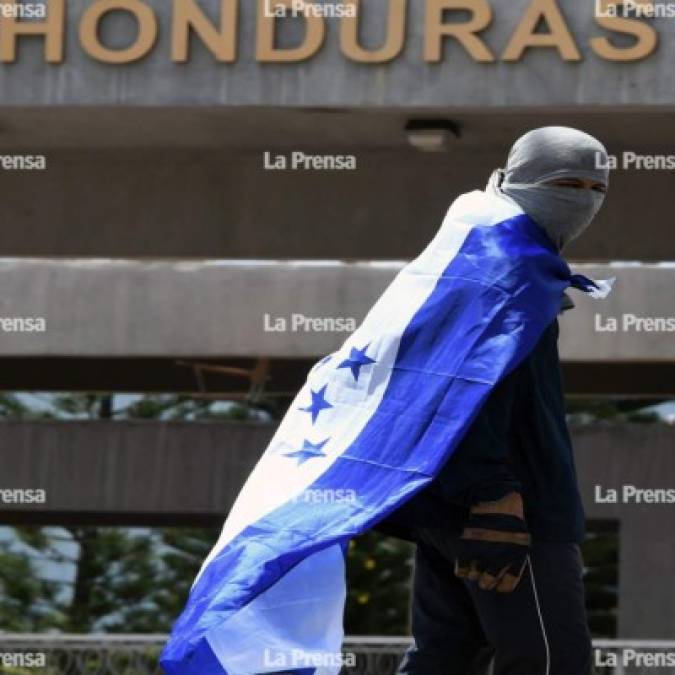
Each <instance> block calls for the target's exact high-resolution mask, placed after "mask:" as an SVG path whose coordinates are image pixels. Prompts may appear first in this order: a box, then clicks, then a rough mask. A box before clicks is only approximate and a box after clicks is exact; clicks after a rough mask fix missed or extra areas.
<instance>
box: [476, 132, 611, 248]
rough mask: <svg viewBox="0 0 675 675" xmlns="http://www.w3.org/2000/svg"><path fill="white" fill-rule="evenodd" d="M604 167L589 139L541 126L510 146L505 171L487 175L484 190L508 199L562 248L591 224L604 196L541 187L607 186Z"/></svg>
mask: <svg viewBox="0 0 675 675" xmlns="http://www.w3.org/2000/svg"><path fill="white" fill-rule="evenodd" d="M606 167H607V150H605V147H604V145H602V143H600V141H598V140H597V139H595V138H593V136H589V135H588V134H585V133H584V132H583V131H578V130H577V129H570V128H569V127H542V128H541V129H535V130H534V131H530V132H529V133H527V134H525V135H524V136H521V137H520V138H519V139H518V140H517V141H516V142H515V144H514V145H513V147H512V148H511V152H510V153H509V158H508V162H507V165H506V168H505V169H497V170H496V171H495V172H494V173H493V174H492V177H491V178H490V183H489V184H488V189H489V190H492V191H496V192H498V193H501V194H504V195H507V196H508V197H510V198H511V199H512V200H513V201H514V202H516V204H518V206H520V208H521V209H523V211H524V212H525V213H526V214H527V215H528V216H530V218H532V219H533V220H534V221H535V222H536V223H537V224H538V225H539V226H540V227H542V228H543V229H544V230H545V231H546V233H547V234H548V236H549V237H550V239H551V240H552V241H553V242H554V243H555V245H556V246H557V247H558V249H562V248H563V246H565V245H566V244H568V243H569V242H570V241H571V240H572V239H574V238H575V237H578V236H579V235H580V234H581V233H582V232H583V231H584V230H585V229H586V228H587V227H588V226H589V225H590V224H591V221H592V220H593V217H594V216H595V214H596V213H597V212H598V210H599V209H600V207H601V206H602V202H603V201H604V195H603V194H602V193H601V192H598V191H597V190H586V189H575V188H570V187H562V186H555V185H545V184H544V183H546V182H547V181H550V180H554V179H556V178H590V179H592V180H594V181H597V182H599V183H604V184H605V185H607V184H608V178H609V171H608V169H607V168H606Z"/></svg>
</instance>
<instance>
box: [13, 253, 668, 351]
mask: <svg viewBox="0 0 675 675" xmlns="http://www.w3.org/2000/svg"><path fill="white" fill-rule="evenodd" d="M402 264H403V263H401V262H391V263H386V262H383V263H368V262H363V263H358V262H355V263H340V262H337V261H315V262H312V261H309V262H300V261H285V262H284V261H267V262H265V261H236V260H194V261H174V260H108V259H47V258H44V259H41V258H2V259H0V285H1V287H2V289H3V293H2V295H1V296H0V317H3V319H2V320H6V319H7V318H13V317H14V318H19V319H21V318H26V317H29V318H35V317H42V318H44V320H45V323H46V330H45V331H44V332H36V331H33V332H30V331H27V330H24V331H23V332H22V331H19V330H15V331H14V332H11V331H10V332H8V331H7V330H3V327H4V324H3V323H2V321H0V357H20V356H41V357H99V358H107V357H112V358H115V357H118V358H122V357H132V358H133V357H181V356H189V357H202V358H226V357H257V356H268V357H271V358H314V357H318V356H321V355H324V354H326V353H328V352H331V351H333V350H335V349H336V348H338V347H339V346H340V345H341V344H342V342H343V341H344V339H345V338H346V337H347V335H348V334H349V333H348V332H341V331H340V330H339V328H340V326H337V325H333V326H331V325H330V324H331V322H335V321H336V320H340V321H342V320H343V321H344V324H343V325H342V327H343V328H348V327H349V326H348V323H349V321H353V322H354V323H356V324H358V323H359V322H360V321H361V319H362V318H363V316H364V315H365V313H366V312H367V311H368V309H369V308H370V306H371V305H372V303H373V302H374V301H375V299H376V298H377V297H378V296H379V295H380V294H381V293H382V291H383V290H384V289H385V288H386V286H387V285H388V284H389V282H390V281H391V279H392V278H393V277H394V275H395V274H396V272H397V271H398V270H399V269H400V268H401V266H402ZM574 269H575V270H577V271H579V272H582V273H584V274H587V275H589V276H593V277H596V278H606V277H610V276H616V277H617V279H618V280H617V283H616V287H615V291H614V293H613V294H612V296H611V297H610V298H609V299H607V300H605V301H594V300H591V299H590V298H588V297H586V296H585V295H584V294H583V293H580V292H576V291H572V295H573V297H574V299H575V302H576V303H577V305H578V306H577V308H576V309H575V310H573V311H571V312H568V313H566V314H565V315H564V317H563V318H562V321H561V325H562V333H561V353H562V357H563V359H564V360H566V361H570V362H592V363H610V362H622V361H623V362H636V361H638V362H639V361H650V362H664V363H665V362H672V361H674V360H675V332H665V331H647V330H646V329H645V327H644V325H642V329H641V330H640V329H639V328H640V326H635V325H633V326H632V327H630V328H629V329H627V330H624V329H623V328H624V326H623V317H624V316H627V315H632V316H636V317H639V318H640V319H643V318H648V319H654V318H658V317H660V318H667V317H668V316H669V314H674V312H673V306H672V288H673V287H675V266H673V265H668V264H663V265H659V264H649V265H647V264H645V265H631V264H619V263H617V264H613V265H598V266H592V265H578V266H574ZM294 315H297V316H299V317H311V318H324V319H326V322H325V325H323V326H322V328H325V330H316V329H315V328H316V327H314V328H313V329H311V330H310V329H308V325H307V324H305V323H302V324H300V325H298V326H296V327H295V329H294V328H293V317H294ZM279 318H281V319H283V320H285V321H286V328H285V330H271V328H272V327H274V326H275V325H276V321H277V319H279ZM612 319H613V320H616V321H617V330H616V331H610V330H609V329H608V326H609V325H610V320H612ZM672 322H673V324H674V326H673V327H675V318H672ZM25 327H26V326H24V328H25ZM331 328H333V330H331Z"/></svg>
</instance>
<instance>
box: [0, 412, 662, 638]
mask: <svg viewBox="0 0 675 675" xmlns="http://www.w3.org/2000/svg"><path fill="white" fill-rule="evenodd" d="M272 431H273V428H272V427H269V426H255V425H254V426H248V425H232V424H218V423H200V424H195V423H153V422H96V423H91V422H89V423H88V422H70V423H62V422H35V423H22V422H3V423H2V424H0V465H2V466H3V479H2V487H3V488H6V487H23V488H33V489H35V488H41V489H45V490H46V493H47V503H46V504H45V505H24V506H23V507H18V506H8V505H6V504H4V505H3V506H2V510H3V512H4V517H3V518H2V519H3V520H4V521H5V522H7V520H8V519H9V520H12V521H23V522H63V519H64V518H68V517H69V518H71V519H72V518H75V519H78V518H79V519H80V520H81V519H83V518H86V517H88V518H89V521H90V522H91V521H92V519H93V521H94V522H96V521H98V522H113V523H115V522H116V523H120V522H124V523H133V522H135V523H136V524H141V523H145V524H149V523H150V524H151V523H155V524H157V523H163V524H169V523H174V524H177V523H185V522H186V518H188V519H189V518H190V517H192V518H193V519H195V518H196V519H197V520H196V521H195V520H193V522H216V521H220V520H221V518H222V515H223V514H225V513H226V512H227V511H228V509H229V508H230V506H231V505H232V503H233V500H234V498H235V497H236V495H237V493H238V491H239V489H240V486H241V484H242V483H243V481H244V480H245V478H246V477H247V476H248V474H249V473H250V471H251V469H252V467H253V466H254V465H255V463H256V461H257V458H258V457H259V455H260V453H261V452H262V450H263V448H264V447H265V446H266V444H267V442H268V441H269V439H270V436H271V434H272ZM573 435H574V445H575V451H576V457H577V468H578V474H579V477H580V483H581V490H582V494H583V497H584V503H585V505H586V509H587V515H588V517H589V518H593V519H611V520H618V521H619V524H620V533H621V552H620V569H619V575H620V590H621V595H620V608H619V636H620V637H624V638H636V639H637V638H645V639H646V638H650V639H666V638H672V635H673V634H674V633H675V600H674V599H673V595H672V593H671V592H670V586H669V579H670V578H671V574H672V566H673V562H674V561H675V540H674V539H673V537H672V536H671V533H672V531H673V528H674V527H675V505H673V504H670V505H667V504H666V505H664V504H660V505H656V504H652V505H649V504H643V505H635V504H617V505H611V504H602V503H598V501H596V486H598V485H599V486H601V488H602V489H603V491H604V492H603V494H604V493H606V491H607V489H609V488H614V489H618V490H621V489H622V486H624V485H634V486H636V487H638V488H650V489H652V488H672V485H673V480H674V479H675V454H673V452H672V449H673V447H674V445H675V427H672V426H662V425H637V426H636V425H596V426H590V427H582V428H577V429H575V430H574V433H573ZM10 511H11V513H9V512H10ZM0 516H3V514H0Z"/></svg>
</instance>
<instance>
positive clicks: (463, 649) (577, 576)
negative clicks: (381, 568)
mask: <svg viewBox="0 0 675 675" xmlns="http://www.w3.org/2000/svg"><path fill="white" fill-rule="evenodd" d="M444 549H445V550H444V552H440V551H439V550H438V548H437V547H435V546H430V545H428V544H424V543H419V544H418V547H417V554H416V564H415V577H414V586H413V608H412V611H413V614H412V621H413V635H414V637H415V645H414V646H413V647H412V648H411V649H410V650H409V652H408V654H407V655H406V657H405V659H404V661H403V663H402V664H401V667H400V669H399V671H398V672H399V673H406V674H409V675H486V674H487V673H493V675H589V674H590V673H591V668H592V666H591V659H592V656H591V640H590V634H589V630H588V624H587V621H586V611H585V607H584V589H583V584H582V579H581V570H582V563H581V555H580V552H579V547H578V546H577V545H575V544H561V543H539V544H535V545H534V546H533V548H532V552H531V555H530V559H529V561H528V564H527V567H526V571H525V574H524V576H523V578H522V580H521V582H520V584H519V585H518V587H517V588H516V590H515V591H514V592H513V593H512V594H506V595H505V594H498V593H495V592H490V591H482V590H480V589H479V588H478V586H477V584H476V583H475V582H468V581H463V580H460V579H458V578H457V577H455V575H454V573H453V562H452V556H451V555H450V556H449V555H448V553H451V549H452V540H447V542H446V546H444ZM492 659H494V664H493V668H494V670H492V671H490V670H489V664H490V661H491V660H492Z"/></svg>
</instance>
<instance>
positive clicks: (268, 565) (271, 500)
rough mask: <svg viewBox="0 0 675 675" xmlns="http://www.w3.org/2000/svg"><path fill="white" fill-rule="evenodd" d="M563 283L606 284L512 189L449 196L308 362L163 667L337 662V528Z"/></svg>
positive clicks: (526, 335) (446, 418)
mask: <svg viewBox="0 0 675 675" xmlns="http://www.w3.org/2000/svg"><path fill="white" fill-rule="evenodd" d="M570 285H574V286H577V287H581V288H583V290H586V291H588V292H590V293H591V294H593V295H595V296H598V297H600V296H604V295H606V294H607V293H608V292H609V286H608V285H605V284H602V283H599V284H596V283H595V282H592V281H590V280H588V279H586V278H584V277H580V276H578V275H572V273H571V272H570V270H569V268H568V266H567V264H566V263H565V261H564V260H563V259H562V258H561V257H560V256H559V255H558V253H557V251H556V250H555V248H554V247H553V246H552V244H551V243H550V242H549V240H548V239H547V237H546V235H545V234H544V233H543V231H542V230H541V229H540V228H539V227H538V226H537V225H536V224H535V223H534V221H532V219H531V218H529V217H528V216H527V215H525V214H524V213H523V212H522V211H521V210H520V209H519V207H517V206H516V205H515V204H514V203H512V202H510V201H508V200H506V199H503V198H500V197H498V196H494V195H490V194H487V193H483V192H479V191H477V192H472V193H469V194H466V195H464V196H462V197H460V198H459V199H457V201H455V203H454V204H453V205H452V206H451V208H450V210H449V212H448V214H447V216H446V218H445V220H444V222H443V225H442V227H441V229H440V230H439V232H438V234H437V235H436V236H435V238H434V239H433V241H432V242H431V243H430V244H429V245H428V247H427V248H426V249H425V250H424V252H423V253H422V254H421V255H420V256H419V257H418V258H417V259H415V260H414V261H413V262H411V263H410V264H409V265H407V266H406V267H404V268H403V269H402V270H401V271H400V273H399V274H398V275H397V276H396V278H395V279H394V281H393V282H392V283H391V285H390V286H389V288H388V289H387V290H386V291H385V292H384V294H383V295H382V297H381V298H380V299H379V300H378V301H377V303H376V304H375V305H374V307H373V308H372V309H371V311H370V312H369V313H368V315H367V316H366V318H365V320H364V321H363V324H362V325H361V326H360V327H359V328H358V330H356V331H355V332H354V333H353V334H352V335H351V336H350V337H349V339H348V340H347V341H346V342H345V344H344V345H343V346H342V348H341V349H340V350H339V351H337V352H335V353H334V354H331V355H330V356H328V357H326V358H325V359H323V360H322V361H320V362H319V363H317V364H316V365H315V366H314V368H313V369H312V370H311V372H310V374H309V376H308V379H307V382H306V384H305V385H304V387H303V388H302V390H301V391H300V393H299V394H298V396H297V398H296V399H295V400H294V402H293V404H292V405H291V407H290V409H289V411H288V413H287V415H286V417H285V418H284V419H283V421H282V423H281V425H280V426H279V429H278V431H277V433H276V434H275V436H274V438H273V439H272V441H271V442H270V445H269V447H268V448H267V450H266V452H265V453H264V455H263V456H262V458H261V459H260V461H259V463H258V465H257V467H256V468H255V470H254V471H253V473H252V474H251V476H250V477H249V479H248V481H247V482H246V484H245V486H244V488H243V489H242V491H241V494H240V495H239V497H238V499H237V501H236V503H235V504H234V506H233V508H232V511H231V513H230V515H229V517H228V518H227V521H226V522H225V526H224V529H223V532H222V534H221V536H220V539H219V541H218V543H217V544H216V546H215V547H214V549H213V551H212V552H211V553H210V555H209V556H208V558H207V559H206V561H205V562H204V565H203V567H202V569H201V572H200V574H199V576H198V577H197V580H196V581H195V583H194V586H193V588H192V592H191V594H190V597H189V600H188V602H187V605H186V607H185V609H184V611H183V613H182V615H181V616H180V618H179V619H178V621H177V622H176V624H175V626H174V629H173V633H172V635H171V638H170V640H169V642H168V644H167V646H166V648H165V649H164V652H163V654H162V666H163V668H164V670H165V671H166V673H167V674H168V675H216V674H217V675H223V674H226V675H255V674H259V673H273V672H288V671H293V672H297V673H308V674H313V675H333V674H336V673H338V672H339V671H340V667H341V665H343V664H342V657H341V646H342V639H343V627H342V626H343V621H342V617H343V609H344V601H345V552H346V548H347V545H348V543H349V540H350V539H351V538H353V537H354V536H356V535H358V534H360V533H362V532H365V531H366V530H368V529H370V528H371V527H372V526H373V525H375V524H376V523H377V522H378V521H380V520H382V519H383V518H384V517H386V516H387V515H388V514H390V513H391V512H392V511H394V510H395V509H396V508H397V507H399V506H401V504H403V503H404V502H405V501H406V500H408V499H410V497H412V496H413V495H414V494H415V493H416V492H418V491H419V490H421V489H422V488H424V487H425V486H426V485H427V484H428V483H429V482H430V481H431V480H432V479H433V478H434V476H435V475H436V474H437V473H438V471H439V469H440V468H441V467H442V466H443V464H444V463H445V462H446V461H447V460H448V458H449V457H450V456H451V455H452V453H453V452H454V450H455V448H456V447H457V445H458V443H459V441H460V440H461V438H462V436H463V435H464V433H465V432H466V431H467V429H468V427H469V425H470V424H471V422H472V420H473V419H474V418H475V416H476V414H477V413H478V411H479V410H480V408H481V406H482V405H483V403H484V401H485V400H486V398H487V397H488V395H489V394H490V391H491V390H492V388H493V387H494V386H495V385H496V384H497V383H498V382H499V381H500V380H501V379H502V378H503V377H504V375H506V374H507V373H508V372H510V371H511V370H512V369H513V368H515V367H516V366H517V365H518V364H519V363H520V362H521V361H522V360H523V359H524V357H525V356H526V355H527V354H528V353H529V352H530V350H531V349H532V348H533V347H534V345H535V344H536V342H537V341H538V339H539V337H540V336H541V334H542V332H543V331H544V329H545V328H546V327H547V326H548V325H549V324H550V323H551V322H552V321H553V320H554V319H555V318H556V315H557V313H558V311H559V308H560V302H561V297H562V294H563V291H564V290H565V289H566V288H567V287H568V286H570ZM205 470H206V471H208V467H205Z"/></svg>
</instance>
